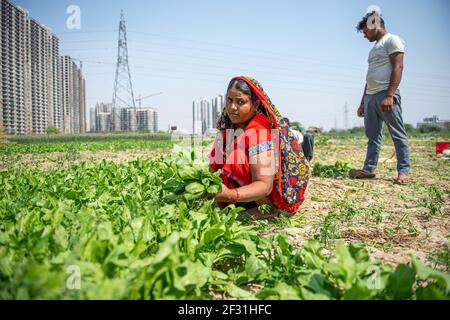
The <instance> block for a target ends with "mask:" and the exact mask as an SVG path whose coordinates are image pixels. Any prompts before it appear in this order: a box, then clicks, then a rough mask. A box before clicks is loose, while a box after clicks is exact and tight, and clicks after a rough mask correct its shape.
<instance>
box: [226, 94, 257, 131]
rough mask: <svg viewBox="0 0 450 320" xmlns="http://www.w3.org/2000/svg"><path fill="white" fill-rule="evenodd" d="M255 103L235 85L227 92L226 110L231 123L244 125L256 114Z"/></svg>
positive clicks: (239, 125)
mask: <svg viewBox="0 0 450 320" xmlns="http://www.w3.org/2000/svg"><path fill="white" fill-rule="evenodd" d="M257 103H258V101H256V102H253V101H252V99H251V98H250V96H248V95H246V94H244V93H242V92H241V91H239V90H238V89H236V88H235V87H231V88H230V89H229V90H228V92H227V101H226V105H225V108H226V111H227V113H228V116H229V117H230V120H231V122H232V123H233V124H235V125H237V126H238V127H245V126H246V125H247V124H248V123H249V122H250V120H251V119H252V118H253V117H254V116H255V114H256V108H257Z"/></svg>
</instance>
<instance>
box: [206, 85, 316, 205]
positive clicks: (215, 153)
mask: <svg viewBox="0 0 450 320" xmlns="http://www.w3.org/2000/svg"><path fill="white" fill-rule="evenodd" d="M239 79H242V80H245V81H246V82H247V83H248V84H249V85H251V86H250V87H251V89H252V90H254V91H255V92H256V94H257V95H258V98H259V99H260V100H261V101H262V105H263V107H264V108H266V109H265V110H264V112H262V113H259V114H257V115H256V116H254V117H253V118H252V119H251V120H250V122H249V124H248V125H247V127H246V128H245V130H244V131H241V132H240V133H239V132H238V133H236V134H235V135H236V136H237V137H236V138H235V139H233V138H234V136H227V131H228V132H231V131H230V130H228V129H232V128H233V125H232V124H231V121H230V120H229V119H228V116H227V115H226V113H225V112H223V113H222V115H221V117H220V118H219V121H218V124H217V128H218V129H219V130H220V135H219V136H218V138H219V139H216V141H215V143H214V148H213V150H212V151H211V155H210V167H211V169H212V170H213V171H217V170H219V169H221V170H222V171H221V176H222V182H223V184H225V185H226V186H227V187H228V188H230V189H235V188H238V187H241V186H245V185H249V184H251V183H252V174H251V166H250V161H251V157H252V156H253V155H257V154H259V153H262V152H264V151H267V150H272V151H273V153H274V155H275V163H276V165H275V171H274V172H273V173H274V180H273V188H272V192H271V193H270V195H269V200H270V201H271V202H272V204H273V205H274V206H275V207H276V208H278V209H281V210H283V211H285V212H288V213H291V214H295V213H296V212H297V210H298V208H299V207H300V205H301V204H302V203H303V201H304V199H305V197H304V193H305V190H306V185H307V180H308V178H309V165H308V163H307V161H306V160H305V158H304V155H303V152H302V150H301V147H300V146H299V144H298V142H297V140H296V139H295V137H294V135H293V134H292V132H291V131H290V130H289V128H288V127H287V125H286V124H285V123H284V122H282V121H280V120H281V116H280V115H279V113H278V111H277V110H276V108H275V107H274V106H273V105H272V104H271V102H270V99H268V97H267V96H266V95H265V93H264V91H263V90H262V88H260V86H259V84H258V83H257V82H256V80H254V79H250V78H244V77H239ZM266 114H267V115H266ZM272 129H275V131H273V130H272ZM227 139H228V141H227ZM220 140H221V141H220ZM221 142H223V143H221ZM227 144H228V145H227Z"/></svg>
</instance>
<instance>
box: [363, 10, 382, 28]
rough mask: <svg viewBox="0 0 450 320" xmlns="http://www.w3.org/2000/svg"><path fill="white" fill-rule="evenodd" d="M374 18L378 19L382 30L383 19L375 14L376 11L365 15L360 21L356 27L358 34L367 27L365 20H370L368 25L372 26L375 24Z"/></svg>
mask: <svg viewBox="0 0 450 320" xmlns="http://www.w3.org/2000/svg"><path fill="white" fill-rule="evenodd" d="M376 18H379V19H380V22H381V26H382V27H383V28H384V20H383V18H382V17H381V14H379V13H378V12H376V11H372V12H369V13H367V14H366V15H365V16H364V17H363V18H362V19H361V21H359V22H358V24H357V25H356V30H357V31H358V32H362V31H363V29H364V27H366V26H367V20H369V19H370V20H369V23H370V24H373V23H374V22H375V19H376Z"/></svg>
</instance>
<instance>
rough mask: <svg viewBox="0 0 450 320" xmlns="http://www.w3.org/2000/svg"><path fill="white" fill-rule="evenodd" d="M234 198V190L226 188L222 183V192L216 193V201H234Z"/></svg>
mask: <svg viewBox="0 0 450 320" xmlns="http://www.w3.org/2000/svg"><path fill="white" fill-rule="evenodd" d="M235 200H236V191H235V190H233V189H230V188H228V187H227V186H226V185H224V184H223V183H222V192H219V193H218V194H216V201H220V202H234V201H235Z"/></svg>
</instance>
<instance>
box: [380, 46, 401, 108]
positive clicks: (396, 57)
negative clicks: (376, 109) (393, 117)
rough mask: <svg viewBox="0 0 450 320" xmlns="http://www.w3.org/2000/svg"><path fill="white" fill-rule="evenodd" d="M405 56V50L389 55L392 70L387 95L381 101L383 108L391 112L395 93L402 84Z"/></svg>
mask: <svg viewBox="0 0 450 320" xmlns="http://www.w3.org/2000/svg"><path fill="white" fill-rule="evenodd" d="M403 56H404V53H403V52H395V53H393V54H391V55H390V56H389V60H390V62H391V65H392V72H391V78H390V80H389V87H388V90H387V94H386V97H385V98H384V99H383V102H382V103H381V110H382V111H383V112H390V111H391V110H392V105H393V104H394V94H395V91H396V90H397V88H398V86H399V85H400V81H401V80H402V73H403Z"/></svg>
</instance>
